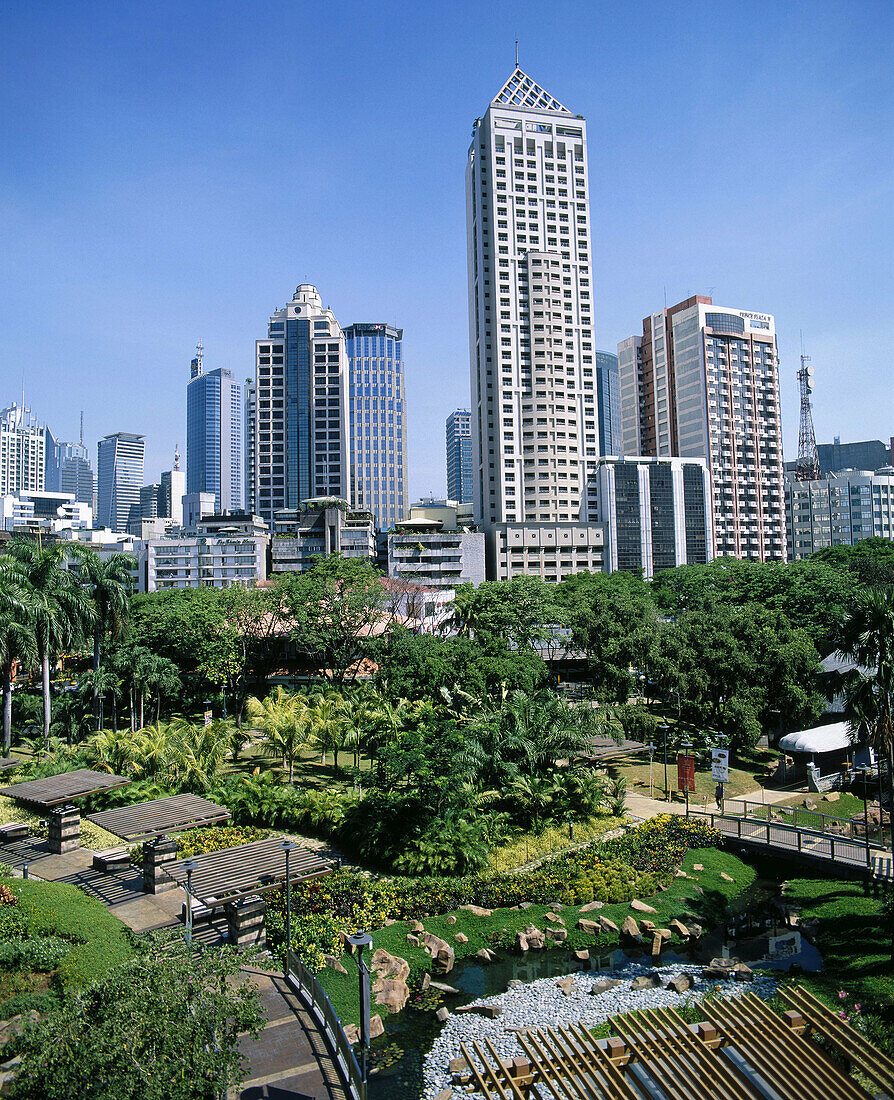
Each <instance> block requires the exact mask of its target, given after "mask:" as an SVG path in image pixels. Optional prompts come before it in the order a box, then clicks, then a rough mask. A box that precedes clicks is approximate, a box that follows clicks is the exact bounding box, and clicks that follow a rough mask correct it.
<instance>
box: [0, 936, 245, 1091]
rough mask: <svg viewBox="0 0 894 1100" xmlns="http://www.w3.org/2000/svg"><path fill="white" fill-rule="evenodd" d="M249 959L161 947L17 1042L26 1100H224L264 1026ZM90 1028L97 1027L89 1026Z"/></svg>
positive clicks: (18, 1083) (74, 998)
mask: <svg viewBox="0 0 894 1100" xmlns="http://www.w3.org/2000/svg"><path fill="white" fill-rule="evenodd" d="M245 962H246V957H245V955H244V953H242V952H240V951H237V950H236V949H234V948H228V947H224V948H205V949H204V950H203V951H201V952H200V953H199V952H192V951H189V950H188V949H187V948H186V946H185V945H184V944H183V943H182V941H181V940H180V938H179V937H167V938H165V939H164V940H161V939H159V938H157V937H156V938H154V939H152V940H150V941H149V942H148V943H144V946H143V948H142V950H141V952H140V954H139V955H138V957H137V958H135V959H134V960H132V961H130V962H127V963H125V964H123V965H122V966H119V967H116V968H114V969H113V970H111V971H110V972H109V973H108V974H107V975H106V976H105V977H103V978H102V979H100V981H99V982H97V983H95V984H93V985H90V986H88V987H87V988H86V989H83V990H78V991H76V992H73V993H71V994H69V995H68V996H67V997H66V1000H65V1002H64V1004H63V1006H62V1007H61V1008H60V1009H59V1010H57V1011H55V1012H52V1013H50V1014H49V1015H47V1016H45V1017H44V1018H43V1019H42V1020H40V1022H39V1023H37V1024H36V1025H35V1026H33V1027H32V1028H30V1029H29V1030H28V1031H26V1032H25V1033H24V1035H23V1036H22V1037H21V1038H20V1039H18V1040H16V1052H17V1054H18V1055H19V1056H20V1057H21V1058H22V1062H21V1065H20V1066H19V1068H18V1072H17V1075H16V1077H15V1080H14V1083H13V1085H12V1088H11V1091H10V1095H12V1096H14V1097H16V1098H18V1100H70V1098H71V1097H73V1096H77V1097H79V1098H81V1100H108V1098H109V1097H114V1098H115V1100H128V1098H130V1100H215V1098H217V1097H220V1096H222V1095H224V1093H227V1092H228V1091H229V1090H230V1089H232V1088H235V1089H236V1091H237V1092H238V1087H237V1086H238V1085H239V1084H240V1083H241V1082H242V1081H243V1080H244V1078H245V1075H246V1068H247V1063H246V1061H245V1058H244V1056H243V1055H242V1053H241V1052H240V1049H239V1038H240V1035H241V1034H244V1033H248V1034H249V1035H251V1036H256V1035H258V1034H259V1033H260V1031H261V1028H262V1027H263V1023H264V1018H265V1017H264V1012H263V1009H262V1008H261V1003H260V996H259V993H258V990H257V987H256V986H254V985H253V984H252V983H251V982H250V981H247V980H245V978H244V971H243V967H244V965H245ZM85 1021H89V1026H85Z"/></svg>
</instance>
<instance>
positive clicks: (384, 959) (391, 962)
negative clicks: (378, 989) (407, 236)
mask: <svg viewBox="0 0 894 1100" xmlns="http://www.w3.org/2000/svg"><path fill="white" fill-rule="evenodd" d="M370 970H372V971H374V972H375V974H376V975H377V976H378V977H380V978H393V979H394V980H396V981H400V982H405V981H406V980H407V978H409V976H410V964H409V963H408V962H407V960H406V959H402V958H401V957H400V956H399V955H390V954H389V953H388V952H387V951H386V950H385V949H384V947H379V948H377V949H376V950H375V951H374V952H373V957H372V959H371V960H370Z"/></svg>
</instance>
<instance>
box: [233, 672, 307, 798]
mask: <svg viewBox="0 0 894 1100" xmlns="http://www.w3.org/2000/svg"><path fill="white" fill-rule="evenodd" d="M245 706H246V712H247V714H248V717H249V719H250V720H251V721H252V722H254V723H255V725H257V726H260V728H261V729H263V730H264V732H265V734H266V735H267V736H266V740H265V741H264V743H263V751H264V752H265V753H267V755H269V756H278V757H281V758H282V766H283V767H284V768H288V769H289V782H290V783H291V782H292V780H293V778H294V773H295V762H296V761H297V760H298V759H300V757H301V753H302V752H303V750H304V749H306V748H307V746H308V744H309V742H310V737H311V733H310V722H311V711H310V708H309V707H308V706H307V703H306V702H305V700H304V699H303V698H302V697H301V696H300V695H293V694H291V693H290V692H288V691H286V690H285V688H283V687H282V686H281V685H279V686H277V687H276V689H275V690H274V691H273V692H272V693H271V694H270V695H268V696H267V698H266V699H263V700H261V699H256V698H255V697H254V696H251V697H249V699H248V700H247V701H246V704H245Z"/></svg>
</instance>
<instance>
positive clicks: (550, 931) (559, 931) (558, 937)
mask: <svg viewBox="0 0 894 1100" xmlns="http://www.w3.org/2000/svg"><path fill="white" fill-rule="evenodd" d="M546 935H547V938H548V939H550V940H552V941H553V943H557V944H558V943H564V942H565V941H566V940H567V939H568V929H567V928H547V930H546Z"/></svg>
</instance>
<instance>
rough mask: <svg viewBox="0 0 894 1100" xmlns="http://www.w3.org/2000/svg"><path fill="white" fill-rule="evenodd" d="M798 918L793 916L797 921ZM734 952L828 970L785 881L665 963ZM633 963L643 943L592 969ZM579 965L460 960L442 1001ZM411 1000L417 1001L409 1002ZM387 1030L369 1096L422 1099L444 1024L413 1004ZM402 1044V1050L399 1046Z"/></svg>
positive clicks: (564, 954) (760, 887) (771, 963)
mask: <svg viewBox="0 0 894 1100" xmlns="http://www.w3.org/2000/svg"><path fill="white" fill-rule="evenodd" d="M796 920H797V918H794V919H793V922H792V923H793V924H795V922H796ZM731 955H735V956H736V957H737V958H739V959H741V960H742V962H745V963H747V964H748V965H749V966H751V967H752V968H753V969H763V970H769V969H773V970H785V971H787V970H789V969H790V968H791V967H792V965H793V964H794V965H796V966H798V967H800V968H801V969H802V970H805V971H816V970H822V967H823V960H822V956H821V955H820V953H819V951H817V949H816V948H815V947H814V946H813V944H812V943H811V942H810V941H809V940H808V939H807V937H806V936H802V935H801V933H800V931H799V930H798V928H797V926H796V924H795V926H794V927H792V926H788V925H787V924H786V922H785V911H784V899H783V898H782V894H781V887H780V885H779V883H777V882H773V881H770V880H767V879H758V880H757V881H755V882H754V883H753V884H752V886H751V887H749V889H748V890H746V891H745V892H744V893H742V894H741V895H740V896H739V897H738V898H736V899H735V900H734V902H732V904H731V906H730V910H729V914H728V917H727V920H726V921H725V922H724V923H723V924H721V925H719V926H718V927H716V928H714V929H712V930H711V931H710V932H706V933H705V934H704V935H703V936H702V937H701V938H700V939H699V940H698V941H697V942H696V943H694V944H693V945H692V946H691V947H688V948H686V949H685V950H683V951H677V952H673V951H665V952H664V953H663V954H662V956H661V963H662V965H666V964H668V963H675V962H678V963H704V964H707V963H709V962H710V961H711V959H713V958H718V957H725V956H726V957H728V956H731ZM630 962H643V963H645V964H646V965H650V964H651V962H652V960H651V957H650V956H648V955H644V954H643V953H642V952H641V951H640V950H639V949H638V948H637V949H634V948H628V949H621V948H618V949H616V950H614V951H611V952H609V953H607V954H605V955H601V956H596V955H595V954H593V953H591V964H590V967H589V969H590V970H593V971H598V970H605V971H611V970H614V969H616V968H619V967H624V966H626V965H627V964H628V963H630ZM579 969H581V963H580V962H578V960H577V959H575V958H574V955H573V953H571V952H570V951H561V950H552V951H543V952H534V953H529V954H528V955H524V956H522V955H508V954H501V956H500V958H499V960H498V961H497V962H494V963H491V965H490V966H482V965H481V964H480V963H479V962H477V961H476V960H474V959H467V960H465V961H463V962H458V963H457V964H456V966H455V967H454V969H453V971H452V972H451V973H450V974H448V975H447V976H446V977H445V978H443V979H440V980H442V981H443V982H445V983H449V984H450V985H452V986H454V987H455V988H456V989H458V990H459V991H460V992H459V995H458V996H456V995H449V996H447V997H445V998H444V1002H445V1004H446V1005H447V1007H448V1008H451V1009H452V1008H454V1007H455V1006H456V1005H460V1004H468V1003H469V1002H470V1001H476V1000H478V999H480V998H482V997H493V996H496V995H497V994H500V993H505V991H506V989H507V986H508V984H509V982H510V981H511V980H513V979H517V980H519V981H522V982H526V983H527V982H533V981H536V980H537V979H538V978H551V977H561V976H562V975H563V974H568V973H571V972H572V971H574V970H579ZM411 1003H412V1002H411ZM385 1026H386V1031H385V1035H384V1036H383V1037H382V1038H380V1039H377V1040H376V1041H375V1042H374V1043H373V1051H374V1054H373V1057H374V1060H376V1059H380V1058H382V1052H385V1055H386V1056H385V1061H386V1064H385V1066H383V1067H382V1069H381V1070H380V1071H379V1072H376V1073H375V1074H374V1075H373V1076H372V1077H371V1079H370V1086H369V1100H418V1098H419V1096H420V1095H421V1091H422V1063H423V1059H424V1058H425V1055H426V1054H427V1053H428V1051H429V1050H430V1049H431V1045H432V1043H433V1042H434V1039H435V1036H436V1035H437V1034H438V1032H439V1031H440V1029H441V1025H440V1024H439V1023H438V1022H437V1021H436V1020H435V1018H434V1015H433V1014H432V1013H430V1012H418V1011H414V1010H413V1009H412V1008H409V1007H408V1008H407V1009H405V1010H404V1011H403V1012H401V1013H399V1014H398V1015H396V1016H389V1017H387V1019H386V1025H385ZM398 1048H399V1049H398Z"/></svg>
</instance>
